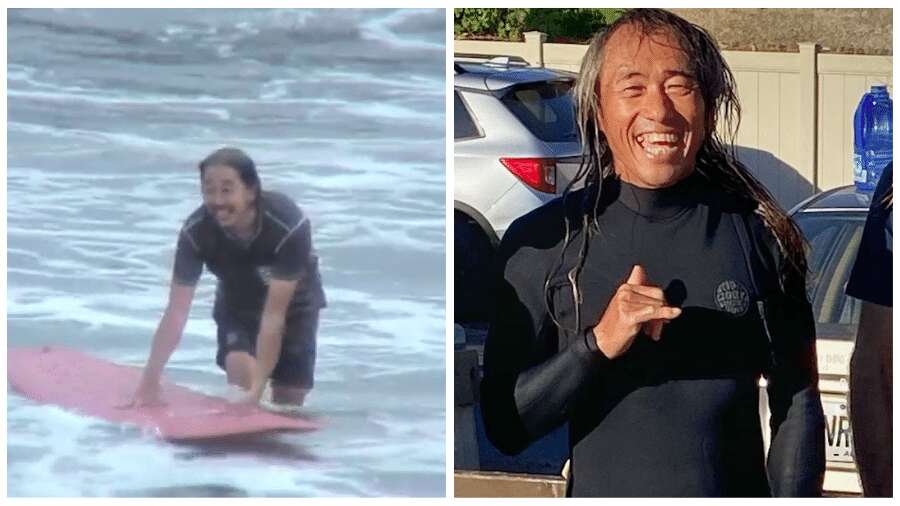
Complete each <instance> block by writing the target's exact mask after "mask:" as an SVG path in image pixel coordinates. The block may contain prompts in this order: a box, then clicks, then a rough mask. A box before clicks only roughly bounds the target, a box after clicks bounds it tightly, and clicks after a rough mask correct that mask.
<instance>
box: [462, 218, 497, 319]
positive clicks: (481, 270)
mask: <svg viewBox="0 0 900 506" xmlns="http://www.w3.org/2000/svg"><path fill="white" fill-rule="evenodd" d="M453 241H454V248H453V252H454V262H453V272H454V277H453V289H454V301H453V308H454V313H455V319H456V321H461V322H476V321H481V322H483V321H487V319H488V318H489V316H490V304H491V303H492V299H493V297H492V296H491V292H492V286H491V284H492V277H493V276H492V273H491V266H492V264H493V260H494V247H493V246H492V245H491V242H490V240H489V239H488V238H487V235H486V234H485V233H484V231H482V230H481V227H480V226H478V224H477V223H476V222H475V221H474V220H472V219H471V218H469V217H468V216H466V215H465V214H463V213H460V212H455V213H454V216H453Z"/></svg>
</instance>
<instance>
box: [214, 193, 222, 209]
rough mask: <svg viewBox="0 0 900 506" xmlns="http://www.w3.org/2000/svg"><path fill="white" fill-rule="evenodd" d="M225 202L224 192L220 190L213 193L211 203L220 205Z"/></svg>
mask: <svg viewBox="0 0 900 506" xmlns="http://www.w3.org/2000/svg"><path fill="white" fill-rule="evenodd" d="M224 204H225V194H223V193H222V192H216V193H214V194H213V205H215V206H222V205H224Z"/></svg>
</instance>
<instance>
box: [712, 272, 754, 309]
mask: <svg viewBox="0 0 900 506" xmlns="http://www.w3.org/2000/svg"><path fill="white" fill-rule="evenodd" d="M716 305H718V306H719V309H721V310H722V311H725V312H727V313H731V314H733V315H735V316H743V315H744V313H746V312H747V309H748V308H749V307H750V293H749V292H747V289H746V288H744V286H743V285H741V284H740V283H738V282H737V281H734V280H731V279H729V280H727V281H723V282H722V283H720V284H719V286H718V287H717V288H716Z"/></svg>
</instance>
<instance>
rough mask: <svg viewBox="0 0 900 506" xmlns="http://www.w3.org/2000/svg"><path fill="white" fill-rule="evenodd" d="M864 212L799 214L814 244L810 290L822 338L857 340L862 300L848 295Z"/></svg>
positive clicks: (810, 258)
mask: <svg viewBox="0 0 900 506" xmlns="http://www.w3.org/2000/svg"><path fill="white" fill-rule="evenodd" d="M865 219H866V215H865V213H861V212H856V213H852V212H816V213H809V212H807V213H798V214H796V215H795V216H794V220H795V221H796V222H797V225H798V226H799V227H800V229H801V230H802V231H803V235H804V236H806V240H807V241H809V244H810V252H809V257H808V263H809V271H810V273H809V277H808V279H807V289H808V293H809V298H810V300H811V301H812V303H813V315H814V316H815V319H816V334H817V335H818V336H819V338H827V339H841V340H853V339H854V338H855V336H856V327H857V324H858V323H859V311H860V308H861V305H860V302H859V301H858V300H857V299H855V298H853V297H848V296H847V295H846V294H845V289H846V287H847V281H848V280H849V279H850V271H851V269H852V268H853V263H854V262H855V261H856V252H857V250H858V249H859V241H860V239H861V238H862V231H863V225H865Z"/></svg>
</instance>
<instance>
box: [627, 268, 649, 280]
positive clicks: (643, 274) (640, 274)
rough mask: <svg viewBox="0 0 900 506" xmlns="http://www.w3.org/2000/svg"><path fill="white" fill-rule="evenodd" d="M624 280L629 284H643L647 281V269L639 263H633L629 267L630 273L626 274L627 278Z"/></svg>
mask: <svg viewBox="0 0 900 506" xmlns="http://www.w3.org/2000/svg"><path fill="white" fill-rule="evenodd" d="M625 282H626V283H628V284H629V285H643V284H645V283H647V271H645V270H644V268H643V267H641V266H640V265H635V266H634V267H632V268H631V273H630V274H628V279H627V280H625Z"/></svg>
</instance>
